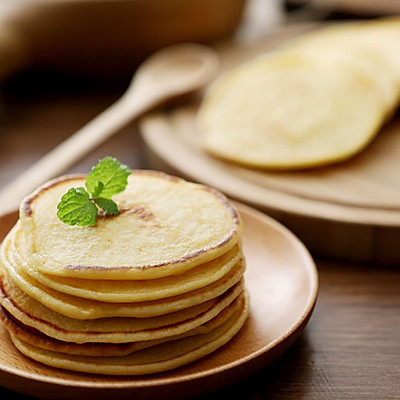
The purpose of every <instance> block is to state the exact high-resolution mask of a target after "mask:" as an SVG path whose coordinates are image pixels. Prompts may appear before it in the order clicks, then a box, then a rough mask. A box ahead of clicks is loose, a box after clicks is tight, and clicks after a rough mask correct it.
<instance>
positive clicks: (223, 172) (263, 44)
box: [140, 26, 400, 264]
mask: <svg viewBox="0 0 400 400" xmlns="http://www.w3.org/2000/svg"><path fill="white" fill-rule="evenodd" d="M308 29H310V26H302V27H297V28H292V29H291V30H283V31H281V32H278V34H277V35H275V36H273V37H272V36H269V37H268V38H266V39H264V40H262V41H259V42H257V43H253V44H252V45H245V44H243V43H230V44H228V45H225V47H224V46H221V48H219V49H217V50H218V51H219V52H220V55H221V59H222V67H223V68H222V71H224V70H225V69H227V68H230V67H231V66H233V65H235V64H238V63H240V62H242V61H245V60H247V59H249V58H251V57H254V56H256V55H258V54H261V53H263V52H266V51H270V50H271V49H273V48H276V47H277V46H278V45H279V44H280V43H282V42H284V41H285V40H287V39H289V38H291V37H293V36H295V35H297V34H299V33H302V32H303V31H305V30H308ZM199 104H200V100H196V101H193V102H192V103H190V104H186V105H185V106H183V107H177V108H173V109H170V110H168V111H166V112H158V113H154V114H151V115H149V116H148V117H146V118H144V119H143V120H142V121H141V123H140V129H141V134H142V137H143V139H144V144H145V147H146V149H147V150H148V155H149V163H150V164H149V165H150V166H151V167H152V168H158V169H164V170H167V171H168V172H172V173H175V174H179V175H181V176H184V177H185V178H188V179H191V180H194V181H199V182H203V183H206V184H208V185H211V186H214V187H217V188H218V189H220V190H222V191H223V192H225V193H226V194H227V195H228V196H229V197H231V198H233V199H237V200H240V201H242V202H245V203H247V204H250V205H252V206H254V207H256V208H258V209H260V210H262V211H264V212H266V213H268V214H270V215H272V216H273V217H274V218H276V219H278V220H280V221H281V222H283V223H284V224H285V225H286V226H287V227H289V228H290V229H291V230H292V231H294V233H296V234H297V235H298V236H299V237H300V238H301V239H302V240H303V242H304V243H305V244H306V245H307V246H308V248H309V249H310V250H311V251H313V252H316V253H319V254H323V255H328V256H332V257H335V258H340V259H347V260H353V261H362V262H379V263H389V264H397V263H400V246H399V243H400V174H399V172H398V171H399V165H400V115H399V114H397V115H395V116H394V117H393V119H392V120H391V121H390V122H388V123H387V124H386V126H384V128H383V129H382V130H381V132H380V133H379V135H378V136H377V138H376V139H375V140H374V141H373V143H371V144H370V145H369V146H368V148H367V149H366V150H364V151H363V152H362V153H361V154H359V155H357V156H355V157H354V158H352V159H351V160H349V161H346V162H343V163H340V164H337V165H334V166H329V167H324V168H319V169H313V170H308V171H296V172H268V171H261V170H255V169H248V168H244V167H241V166H237V165H233V164H230V163H227V162H224V161H221V160H218V159H216V158H213V157H212V156H210V155H208V154H206V153H205V152H203V151H202V150H201V149H200V147H199V143H198V135H197V132H196V113H197V109H198V106H199Z"/></svg>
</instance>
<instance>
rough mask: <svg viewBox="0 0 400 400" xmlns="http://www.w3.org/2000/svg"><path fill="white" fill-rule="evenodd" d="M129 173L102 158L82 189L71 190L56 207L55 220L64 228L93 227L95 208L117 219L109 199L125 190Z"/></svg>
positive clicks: (96, 215) (118, 165)
mask: <svg viewBox="0 0 400 400" xmlns="http://www.w3.org/2000/svg"><path fill="white" fill-rule="evenodd" d="M130 173H131V170H130V169H129V168H128V167H127V166H126V165H123V164H121V163H120V162H119V161H118V160H117V159H115V158H112V157H105V158H104V159H103V160H101V161H100V162H99V163H98V164H97V165H96V166H95V167H93V168H92V172H91V173H90V174H89V175H88V176H87V178H86V183H85V184H86V188H87V191H86V190H85V189H84V188H83V187H79V188H71V189H70V190H68V192H67V193H66V194H64V196H63V197H62V198H61V201H60V203H59V204H58V206H57V209H58V211H57V216H58V218H59V219H60V220H61V221H62V222H65V223H66V224H69V225H78V226H93V225H94V224H95V223H96V219H97V217H98V208H101V209H102V210H103V211H105V212H106V213H107V214H109V215H118V213H119V211H118V206H117V204H116V203H115V202H114V201H113V200H111V197H112V196H113V195H115V194H118V193H120V192H122V191H123V190H125V188H126V185H127V184H128V176H129V175H130Z"/></svg>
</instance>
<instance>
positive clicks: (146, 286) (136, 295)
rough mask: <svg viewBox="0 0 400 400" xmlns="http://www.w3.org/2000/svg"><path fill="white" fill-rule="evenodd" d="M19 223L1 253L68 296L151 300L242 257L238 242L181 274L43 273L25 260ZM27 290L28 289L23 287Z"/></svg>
mask: <svg viewBox="0 0 400 400" xmlns="http://www.w3.org/2000/svg"><path fill="white" fill-rule="evenodd" d="M21 233H22V232H21V226H20V223H17V224H16V226H15V227H14V228H13V229H12V231H11V232H10V234H9V235H8V236H7V238H6V240H5V241H4V251H5V252H7V255H6V256H5V257H4V259H5V260H6V261H3V263H4V264H7V262H8V261H9V262H12V263H13V264H14V268H15V269H16V270H20V269H22V270H23V272H24V273H26V274H28V275H30V276H31V277H32V278H33V279H35V280H37V281H38V282H40V283H41V284H43V285H44V286H47V287H49V288H52V289H55V290H57V291H59V292H62V293H66V294H70V295H72V296H77V297H82V298H86V299H92V300H100V301H103V302H113V303H121V302H138V301H152V300H159V299H163V298H167V297H173V296H178V295H180V294H184V293H188V292H190V291H193V290H196V289H199V288H203V287H205V286H207V285H210V284H212V283H213V282H215V281H217V280H219V279H221V278H222V277H223V276H225V275H226V274H227V273H229V271H231V270H232V269H233V268H234V267H235V266H236V265H237V264H238V262H239V260H240V259H242V258H243V254H242V251H241V248H240V247H239V245H238V244H237V245H235V246H234V247H233V248H232V249H230V250H229V251H227V252H226V253H225V254H223V255H221V256H219V257H217V258H216V259H214V260H211V261H208V262H206V263H204V264H201V265H199V266H197V267H195V268H192V269H190V270H189V271H186V272H184V273H182V274H178V275H172V276H167V277H163V278H158V279H151V280H147V281H143V280H105V279H103V280H90V279H79V278H68V277H58V276H52V275H47V274H44V273H43V272H41V271H39V270H36V269H35V268H34V267H31V266H29V265H28V264H27V263H26V262H25V261H24V259H25V257H26V250H25V246H24V240H23V239H24V237H23V235H22V234H21ZM27 290H29V289H27Z"/></svg>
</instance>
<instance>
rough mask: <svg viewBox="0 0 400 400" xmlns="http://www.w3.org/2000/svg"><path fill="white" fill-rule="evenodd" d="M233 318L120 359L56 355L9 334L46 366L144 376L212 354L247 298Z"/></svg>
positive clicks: (232, 330) (240, 318) (241, 319)
mask: <svg viewBox="0 0 400 400" xmlns="http://www.w3.org/2000/svg"><path fill="white" fill-rule="evenodd" d="M238 314H239V315H234V316H233V317H231V318H230V319H229V320H228V321H226V322H225V323H224V324H222V325H220V326H219V327H217V328H216V329H214V330H213V331H211V332H209V333H206V334H200V335H195V336H189V337H186V338H183V339H179V340H176V341H171V342H167V343H163V344H160V345H158V346H153V347H150V348H147V349H143V350H140V351H137V352H134V353H132V354H130V355H127V356H121V357H90V356H77V355H71V354H65V353H58V352H54V351H48V350H44V349H41V348H39V347H37V346H33V345H31V344H29V343H26V342H24V341H22V340H20V339H18V338H17V337H16V336H14V335H13V334H11V338H12V340H13V342H14V344H15V346H16V347H17V349H19V350H20V351H21V352H22V353H23V354H24V355H26V356H27V357H30V358H32V359H34V360H36V361H38V362H41V363H44V364H46V365H49V366H53V367H57V368H63V369H67V370H73V371H82V372H86V373H96V374H108V375H145V374H153V373H158V372H162V371H167V370H170V369H174V368H177V367H180V366H183V365H186V364H188V363H190V362H193V361H196V360H198V359H200V358H202V357H205V356H206V355H208V354H210V353H212V352H214V351H215V350H217V349H218V348H220V347H221V346H223V345H224V344H226V343H227V342H228V341H230V340H231V339H233V338H234V336H235V335H236V334H237V333H238V331H239V330H240V329H241V328H242V326H243V325H244V323H245V321H246V318H247V316H248V314H249V305H248V299H247V297H245V301H244V304H243V307H242V309H241V311H240V312H239V313H238Z"/></svg>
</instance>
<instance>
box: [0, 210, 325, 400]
mask: <svg viewBox="0 0 400 400" xmlns="http://www.w3.org/2000/svg"><path fill="white" fill-rule="evenodd" d="M238 209H239V212H240V214H241V215H242V218H243V221H244V227H245V228H244V237H243V248H244V253H245V256H246V259H247V263H248V267H247V271H246V276H245V278H246V286H247V288H248V291H249V294H250V302H251V303H250V304H251V308H250V310H251V311H250V316H249V319H248V321H247V322H246V324H245V326H244V328H243V329H242V330H241V331H240V332H239V334H238V335H237V336H236V337H235V338H234V339H233V340H232V341H231V342H229V343H228V344H227V345H226V346H224V347H223V348H221V349H220V350H218V351H217V352H215V353H214V354H212V355H210V356H208V357H206V358H204V359H202V360H200V361H198V362H195V363H193V364H191V365H188V366H186V367H183V368H180V369H177V370H175V371H171V372H168V373H162V374H157V375H151V376H145V377H107V376H100V375H89V374H79V373H71V372H66V371H62V370H58V369H55V368H50V367H46V366H43V365H41V364H39V363H36V362H34V361H31V360H28V359H27V358H25V357H24V356H22V355H21V354H20V353H19V352H18V351H17V350H16V349H15V348H14V347H13V345H12V343H11V341H10V339H9V337H8V334H7V332H6V331H5V330H4V328H3V327H0V349H1V351H0V385H2V386H4V387H6V388H9V389H12V390H15V391H18V392H23V393H25V394H28V395H34V396H35V397H40V398H43V399H52V400H55V399H61V398H62V399H72V398H73V399H85V400H90V399H96V400H101V399H109V398H110V396H112V395H115V396H118V399H128V398H129V399H132V398H135V399H142V398H151V399H158V398H159V399H163V400H165V399H179V398H181V397H185V396H186V397H187V394H188V393H190V394H191V395H193V396H194V395H198V394H203V393H205V392H208V391H212V390H214V389H218V388H221V387H223V386H226V385H229V384H231V383H233V382H235V381H237V380H238V379H241V378H244V377H246V376H248V375H250V374H251V373H253V372H255V371H257V370H259V369H260V368H262V367H263V366H265V365H267V364H268V363H270V362H272V361H273V360H275V359H276V358H277V357H278V356H280V355H281V354H282V353H283V352H284V351H285V350H286V349H288V348H289V346H290V345H291V344H292V343H293V342H294V341H295V340H296V339H297V338H298V336H299V335H300V333H301V332H302V330H303V329H304V327H305V326H306V324H307V322H308V320H309V318H310V316H311V313H312V310H313V308H314V304H315V301H316V297H317V291H318V277H317V271H316V267H315V264H314V262H313V260H312V258H311V257H310V255H309V253H308V251H307V250H306V248H305V247H304V246H303V245H302V243H301V242H300V241H299V240H298V239H297V238H296V237H295V236H294V235H293V234H291V233H290V232H289V231H288V230H287V229H286V228H284V227H283V226H282V225H280V224H279V223H277V222H276V221H274V220H272V219H270V218H268V217H267V216H265V215H263V214H262V213H260V212H258V211H256V210H253V209H250V208H248V207H245V206H242V205H238ZM14 217H15V215H14ZM14 221H15V218H14V219H12V218H11V219H10V220H8V221H7V220H5V219H0V227H1V228H2V230H1V232H2V233H3V235H4V233H5V232H6V231H8V230H9V229H10V228H11V226H12V224H13V222H14ZM1 239H2V237H0V240H1Z"/></svg>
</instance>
